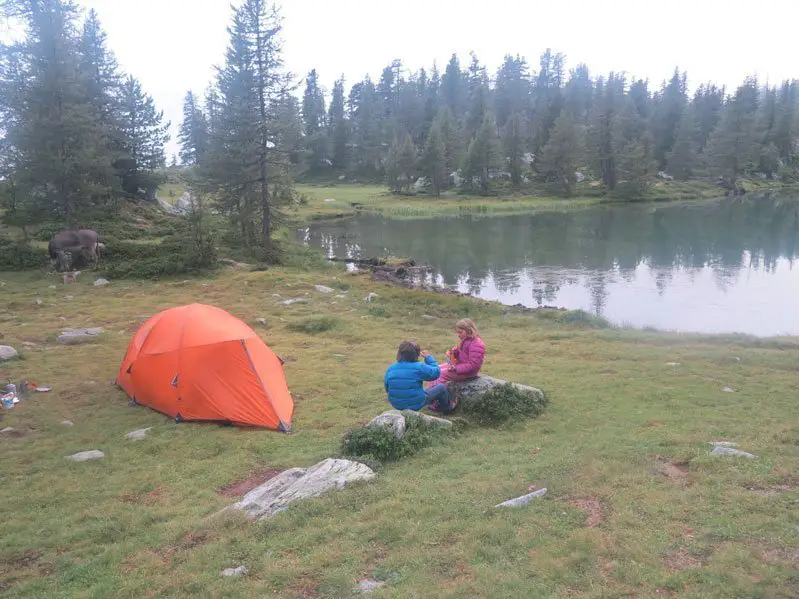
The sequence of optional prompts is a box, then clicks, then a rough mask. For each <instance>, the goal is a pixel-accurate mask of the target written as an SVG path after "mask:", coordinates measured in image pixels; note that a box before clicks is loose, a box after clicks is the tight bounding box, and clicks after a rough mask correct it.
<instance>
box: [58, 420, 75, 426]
mask: <svg viewBox="0 0 799 599" xmlns="http://www.w3.org/2000/svg"><path fill="white" fill-rule="evenodd" d="M61 424H63V425H65V426H75V423H74V422H72V421H71V420H62V421H61Z"/></svg>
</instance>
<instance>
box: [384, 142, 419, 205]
mask: <svg viewBox="0 0 799 599" xmlns="http://www.w3.org/2000/svg"><path fill="white" fill-rule="evenodd" d="M416 164H417V155H416V147H415V146H414V145H413V140H412V139H411V136H410V135H409V134H408V133H405V134H404V135H403V136H402V138H401V139H396V140H394V143H393V144H392V145H391V147H390V149H389V152H388V157H387V159H386V165H387V166H386V174H387V176H388V181H389V187H390V189H391V191H393V192H401V193H408V192H409V191H410V188H411V185H413V183H414V181H415V179H416Z"/></svg>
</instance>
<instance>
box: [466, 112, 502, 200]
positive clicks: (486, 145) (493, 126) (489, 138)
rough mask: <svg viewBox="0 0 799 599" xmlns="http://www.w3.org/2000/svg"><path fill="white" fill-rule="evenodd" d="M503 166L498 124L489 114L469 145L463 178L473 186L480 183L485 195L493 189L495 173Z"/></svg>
mask: <svg viewBox="0 0 799 599" xmlns="http://www.w3.org/2000/svg"><path fill="white" fill-rule="evenodd" d="M501 164H502V160H501V156H500V145H499V137H498V136H497V123H496V121H495V120H494V116H493V115H492V114H491V113H490V112H489V113H487V114H486V116H485V117H484V118H483V124H482V125H480V129H479V130H478V131H477V135H476V136H475V138H474V139H473V140H472V142H471V143H470V144H469V149H468V151H467V152H466V160H465V163H464V167H463V176H464V177H465V178H466V179H467V180H468V181H470V183H471V184H472V185H474V184H475V182H477V183H479V186H480V191H481V192H482V193H484V194H486V193H488V192H489V191H490V189H491V179H492V176H493V174H494V173H493V171H494V170H495V169H497V168H499V167H500V166H501Z"/></svg>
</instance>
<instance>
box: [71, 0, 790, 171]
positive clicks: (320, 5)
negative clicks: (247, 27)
mask: <svg viewBox="0 0 799 599" xmlns="http://www.w3.org/2000/svg"><path fill="white" fill-rule="evenodd" d="M78 3H79V4H80V5H82V6H84V7H86V8H90V7H91V8H94V9H96V10H97V12H98V13H99V15H100V20H101V21H102V23H103V26H104V28H105V30H106V31H107V33H108V38H109V45H110V47H111V49H112V50H113V51H114V53H115V54H116V56H117V59H118V60H119V63H120V65H121V66H122V68H123V69H124V70H125V71H126V72H129V73H131V74H133V75H134V76H135V77H137V78H138V79H139V80H140V81H141V82H142V84H143V86H144V88H145V89H146V91H147V92H148V93H150V94H151V95H152V96H153V97H154V98H155V101H156V103H157V105H158V106H159V108H161V109H163V110H164V112H165V114H166V116H167V118H169V119H170V120H171V121H172V123H173V130H175V128H176V125H177V124H178V123H179V121H180V118H181V106H182V100H183V96H184V95H185V93H186V91H187V90H188V89H193V90H195V91H197V92H202V91H203V90H204V89H205V87H206V86H207V84H208V82H209V81H210V80H211V78H212V75H213V69H212V66H213V65H214V64H219V63H221V62H222V60H223V54H224V50H225V46H226V43H227V33H226V30H225V29H226V27H227V25H228V23H229V20H230V3H229V2H228V0H78ZM282 14H283V16H284V18H285V28H284V40H285V44H284V48H285V60H286V64H287V67H288V68H289V69H290V70H291V71H292V72H294V73H295V74H296V75H297V76H298V77H302V76H304V75H305V74H306V73H307V71H309V70H310V69H312V68H316V69H317V71H318V72H319V73H320V76H321V79H322V82H323V84H324V85H325V87H326V88H328V89H329V88H331V87H332V82H333V80H334V79H335V78H336V77H338V76H339V75H341V74H344V76H345V77H346V79H347V83H348V85H349V84H352V83H353V82H355V81H357V80H359V79H360V78H362V77H363V76H364V75H366V74H367V73H369V74H370V75H372V77H373V79H377V78H378V77H379V76H380V72H381V70H382V68H383V67H384V66H385V65H386V64H388V63H389V62H390V61H391V60H392V59H394V58H401V59H402V60H403V61H404V65H405V67H406V68H408V69H413V70H416V69H418V68H419V67H420V66H425V67H428V68H429V66H430V65H431V64H432V62H433V60H437V61H438V63H439V67H440V68H441V70H442V71H443V67H444V65H445V64H446V62H447V60H448V59H449V57H450V56H451V55H452V53H453V52H457V53H458V55H459V56H460V57H461V63H462V65H463V66H466V65H467V64H468V61H469V51H471V50H474V51H475V52H476V53H477V56H478V57H479V58H480V60H481V61H482V62H483V63H485V64H487V65H488V67H489V70H490V72H491V73H492V74H493V72H495V70H496V68H497V67H498V66H499V64H500V62H501V61H502V58H503V56H504V55H505V54H506V53H511V54H516V53H519V54H521V55H522V56H525V57H526V58H527V60H528V62H529V63H531V64H532V66H534V67H535V66H536V65H537V62H538V56H539V55H540V54H541V52H543V51H544V50H545V49H546V48H547V47H551V48H552V49H553V51H559V52H563V53H564V54H566V56H567V66H568V67H569V68H571V67H573V66H574V65H575V64H577V63H579V62H585V63H587V64H588V66H589V67H590V69H591V72H592V73H593V74H595V73H607V72H608V71H610V70H616V71H626V72H627V73H629V74H631V75H635V76H638V77H644V78H649V79H650V80H651V81H652V82H653V84H655V85H654V86H653V87H656V86H658V85H659V84H660V82H661V81H662V80H663V79H664V78H666V77H668V76H669V75H670V74H671V72H672V71H673V70H674V67H675V66H679V67H680V69H681V70H687V71H688V76H689V80H690V81H689V84H690V85H691V86H692V87H693V86H694V85H697V84H698V83H700V82H704V81H708V80H712V81H715V82H716V83H719V84H724V85H728V86H730V85H737V84H739V83H740V82H741V80H742V79H743V77H744V76H745V75H747V74H757V75H758V76H759V77H760V79H761V81H765V80H767V79H768V80H770V81H772V82H778V81H779V80H782V79H786V78H796V77H799V66H796V61H795V52H794V51H793V50H794V48H792V46H793V45H794V43H795V41H794V40H795V31H794V29H795V23H796V20H797V18H799V3H797V2H796V0H760V1H759V2H755V3H753V2H750V1H747V2H744V1H740V0H690V1H689V0H672V1H671V2H657V3H656V2H653V1H652V0H604V1H601V2H600V1H597V0H559V1H554V0H549V1H546V2H544V1H540V0H480V1H476V0H284V1H283V2H282ZM175 135H176V130H175V131H173V138H174V137H175ZM176 149H177V146H176V144H175V142H174V139H173V141H172V142H171V143H170V144H169V147H168V149H167V153H168V155H171V153H172V152H175V151H176Z"/></svg>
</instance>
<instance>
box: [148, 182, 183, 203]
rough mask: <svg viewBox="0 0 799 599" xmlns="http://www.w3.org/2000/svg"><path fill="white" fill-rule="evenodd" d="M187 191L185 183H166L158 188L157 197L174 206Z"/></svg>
mask: <svg viewBox="0 0 799 599" xmlns="http://www.w3.org/2000/svg"><path fill="white" fill-rule="evenodd" d="M185 191H186V186H185V185H184V184H183V183H165V184H163V185H161V186H160V187H159V188H158V191H157V192H156V194H155V195H156V197H157V198H158V199H159V200H164V201H165V202H169V203H170V204H174V203H175V202H177V201H178V199H179V198H180V196H182V195H183V194H184V193H185Z"/></svg>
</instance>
